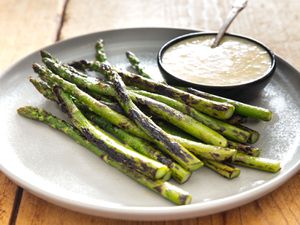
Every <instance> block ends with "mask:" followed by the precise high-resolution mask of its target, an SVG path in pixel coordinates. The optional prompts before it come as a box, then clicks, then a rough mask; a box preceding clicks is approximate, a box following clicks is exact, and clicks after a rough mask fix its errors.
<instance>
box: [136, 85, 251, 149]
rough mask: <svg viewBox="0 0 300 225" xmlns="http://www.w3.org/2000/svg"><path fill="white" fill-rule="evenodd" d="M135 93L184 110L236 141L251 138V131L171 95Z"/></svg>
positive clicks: (138, 91)
mask: <svg viewBox="0 0 300 225" xmlns="http://www.w3.org/2000/svg"><path fill="white" fill-rule="evenodd" d="M134 92H135V93H137V94H139V95H143V96H147V97H149V98H152V99H155V100H157V101H159V102H162V103H165V104H167V105H169V106H170V107H172V108H174V109H177V110H179V111H180V112H183V113H185V114H187V115H189V116H191V117H193V118H194V119H196V120H198V121H200V122H201V123H203V124H204V125H206V126H208V127H210V128H211V129H213V130H215V131H217V132H219V133H221V134H222V135H224V136H225V137H227V138H229V139H232V140H234V141H238V142H241V143H246V142H247V140H248V139H249V138H250V133H249V132H248V131H246V130H244V129H241V128H238V127H236V126H233V125H230V124H228V123H225V122H223V121H221V120H218V119H214V118H212V117H209V116H207V115H205V114H203V113H200V112H198V111H197V110H195V109H194V108H192V107H189V106H187V105H185V104H183V103H181V102H179V101H177V100H174V99H171V98H169V97H166V96H163V95H159V94H155V93H150V92H147V91H140V90H135V91H134Z"/></svg>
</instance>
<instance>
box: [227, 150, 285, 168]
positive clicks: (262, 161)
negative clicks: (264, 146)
mask: <svg viewBox="0 0 300 225" xmlns="http://www.w3.org/2000/svg"><path fill="white" fill-rule="evenodd" d="M232 162H233V163H234V164H238V165H241V166H246V167H250V168H254V169H258V170H263V171H267V172H272V173H276V172H278V171H279V170H280V169H281V166H280V162H278V161H276V160H272V159H266V158H262V157H254V156H249V155H246V154H243V153H239V152H238V153H237V154H236V157H235V158H234V159H233V161H232Z"/></svg>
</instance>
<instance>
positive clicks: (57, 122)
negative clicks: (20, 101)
mask: <svg viewBox="0 0 300 225" xmlns="http://www.w3.org/2000/svg"><path fill="white" fill-rule="evenodd" d="M18 113H19V114H20V115H21V116H24V117H26V118H29V119H33V120H37V121H40V122H43V123H45V124H47V125H48V126H50V127H52V128H54V129H56V130H59V131H61V132H63V133H65V134H66V135H67V136H69V137H70V138H72V139H73V140H74V141H76V142H77V143H78V144H80V145H82V146H83V147H85V148H87V149H88V150H90V151H91V152H92V153H94V154H96V155H97V156H98V157H100V158H101V159H102V160H103V161H104V162H106V163H107V164H109V165H110V166H112V167H115V168H116V169H118V170H119V171H120V172H122V173H124V174H125V175H127V176H129V177H130V178H132V179H133V180H135V181H136V182H138V183H140V184H141V185H143V186H145V187H147V188H149V189H150V190H152V191H154V192H156V193H158V194H160V195H161V196H163V197H164V198H166V199H168V200H169V201H171V202H173V203H175V204H179V205H185V204H189V203H190V202H191V195H190V194H189V193H187V192H186V191H183V190H182V189H180V188H178V187H176V186H174V185H172V184H171V183H168V182H164V181H162V180H155V181H154V180H152V179H149V178H147V177H146V176H143V175H142V174H140V173H138V172H136V171H135V170H132V169H130V168H129V167H128V166H127V165H126V164H124V163H123V162H118V161H116V160H114V159H113V158H111V157H110V156H109V155H108V154H107V153H106V152H104V151H103V150H99V149H98V147H97V146H96V145H94V144H92V143H91V142H89V141H88V140H87V139H85V138H84V137H83V136H82V135H81V133H80V132H79V130H77V129H76V128H75V127H73V126H72V125H70V124H69V123H67V122H65V121H63V120H61V119H58V118H57V117H55V116H53V115H52V114H50V113H48V112H46V111H45V110H42V109H38V108H34V107H31V106H26V107H22V108H19V109H18Z"/></svg>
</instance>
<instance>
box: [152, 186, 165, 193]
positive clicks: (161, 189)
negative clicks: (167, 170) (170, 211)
mask: <svg viewBox="0 0 300 225" xmlns="http://www.w3.org/2000/svg"><path fill="white" fill-rule="evenodd" d="M154 190H155V191H157V192H158V193H162V192H163V188H162V186H161V185H159V186H156V187H154Z"/></svg>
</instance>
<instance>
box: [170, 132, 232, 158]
mask: <svg viewBox="0 0 300 225" xmlns="http://www.w3.org/2000/svg"><path fill="white" fill-rule="evenodd" d="M172 137H173V139H174V140H175V141H177V142H178V143H180V144H181V145H182V146H183V147H185V148H186V149H188V150H189V151H190V152H192V153H193V154H195V155H196V156H198V157H200V158H205V159H209V160H215V161H225V160H231V159H234V158H235V154H236V153H237V150H235V149H231V148H224V147H219V146H213V145H206V144H202V143H201V142H196V141H190V140H187V139H184V138H181V137H179V136H175V135H172Z"/></svg>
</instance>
